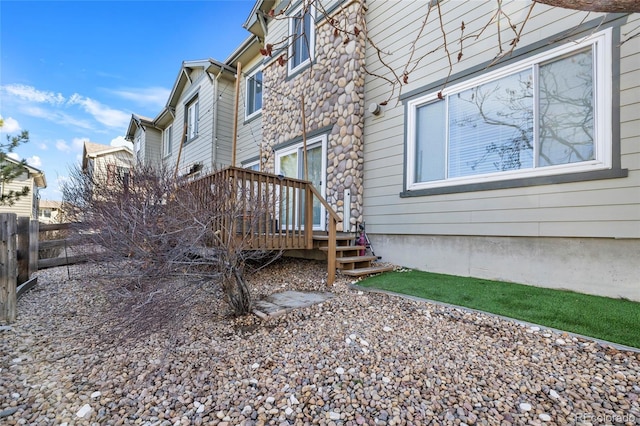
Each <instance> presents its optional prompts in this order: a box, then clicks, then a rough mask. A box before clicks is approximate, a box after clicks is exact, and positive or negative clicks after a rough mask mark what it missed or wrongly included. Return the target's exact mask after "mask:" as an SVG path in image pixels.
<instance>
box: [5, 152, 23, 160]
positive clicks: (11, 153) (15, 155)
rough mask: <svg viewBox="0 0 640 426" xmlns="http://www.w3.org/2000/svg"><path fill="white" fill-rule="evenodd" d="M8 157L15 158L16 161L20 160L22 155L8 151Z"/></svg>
mask: <svg viewBox="0 0 640 426" xmlns="http://www.w3.org/2000/svg"><path fill="white" fill-rule="evenodd" d="M7 157H9V158H13V159H14V160H16V161H20V156H19V155H18V154H16V153H15V152H7Z"/></svg>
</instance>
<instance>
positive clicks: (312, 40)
mask: <svg viewBox="0 0 640 426" xmlns="http://www.w3.org/2000/svg"><path fill="white" fill-rule="evenodd" d="M305 7H307V8H308V12H309V18H310V19H311V25H310V27H311V31H310V33H311V34H307V38H308V43H309V46H308V47H309V57H308V58H307V59H305V60H304V61H302V62H300V63H299V64H298V65H296V66H294V65H293V58H294V55H295V54H296V52H295V48H294V47H295V44H296V40H295V34H296V29H297V28H298V27H299V26H300V25H304V24H303V23H302V24H301V22H303V21H301V20H299V19H297V18H295V16H296V15H298V14H300V13H301V12H302V11H303V10H304V8H305ZM303 34H304V31H303ZM289 40H290V43H289V48H288V52H287V56H288V58H289V60H288V61H287V72H288V74H293V73H295V72H297V71H299V70H301V69H303V68H304V67H306V66H307V65H309V64H310V63H311V61H313V59H314V58H315V50H316V47H315V46H316V8H315V6H313V5H312V4H309V3H308V1H307V0H304V1H303V2H302V3H301V4H300V6H299V7H297V8H296V9H294V10H293V12H292V13H291V15H289Z"/></svg>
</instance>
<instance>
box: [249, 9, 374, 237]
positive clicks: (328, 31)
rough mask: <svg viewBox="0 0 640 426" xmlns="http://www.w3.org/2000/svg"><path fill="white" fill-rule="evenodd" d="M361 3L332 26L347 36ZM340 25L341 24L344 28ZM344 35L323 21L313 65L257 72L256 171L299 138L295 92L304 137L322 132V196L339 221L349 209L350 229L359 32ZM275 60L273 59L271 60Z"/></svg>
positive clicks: (359, 122)
mask: <svg viewBox="0 0 640 426" xmlns="http://www.w3.org/2000/svg"><path fill="white" fill-rule="evenodd" d="M363 14H364V10H363V5H362V4H361V3H360V2H357V1H356V2H352V3H350V4H346V5H344V6H343V7H342V8H341V9H339V10H338V11H337V12H335V14H334V15H332V18H333V20H334V22H336V23H337V24H336V26H338V27H339V28H346V29H347V30H348V31H350V32H353V29H354V27H355V26H356V25H357V26H360V28H362V27H361V23H362V22H363ZM345 22H346V25H345ZM348 37H349V40H348V41H347V42H346V43H345V39H346V36H345V34H344V33H339V34H337V35H336V34H335V28H334V27H333V26H332V25H330V24H329V23H328V22H327V20H326V19H323V20H321V21H320V23H319V24H318V25H317V29H316V49H315V61H314V62H313V64H312V66H311V67H308V68H306V69H304V70H303V71H302V72H300V73H298V74H296V75H294V76H293V77H292V78H290V79H288V77H287V66H286V64H285V65H284V66H281V65H279V64H278V62H277V61H272V62H271V63H270V64H268V65H266V66H265V68H264V70H263V82H264V93H263V107H262V126H263V129H262V145H261V153H262V155H261V159H260V161H261V169H262V170H264V171H267V172H273V171H274V170H275V153H274V147H277V146H278V145H280V144H283V143H286V142H288V141H291V140H293V139H296V138H297V139H299V138H300V137H301V136H302V113H301V105H300V99H301V94H304V98H305V115H306V133H307V135H309V134H313V133H314V132H317V131H318V130H319V129H324V128H327V129H328V130H327V176H326V178H325V179H324V181H325V182H326V186H325V197H326V200H327V202H328V203H329V205H331V206H332V207H333V208H334V210H335V211H336V212H337V213H338V215H339V216H340V218H343V217H344V211H345V210H344V209H345V208H349V209H350V218H351V219H350V225H349V226H346V227H344V228H343V230H347V231H348V230H354V229H355V224H356V223H358V222H361V221H362V213H363V212H362V195H363V162H364V154H363V125H364V58H365V40H364V37H363V34H362V33H360V35H359V36H357V37H356V36H354V35H353V34H350V35H349V36H348ZM276 57H277V56H276ZM345 189H350V190H351V202H350V205H349V206H345V205H344V203H345V202H344V191H345Z"/></svg>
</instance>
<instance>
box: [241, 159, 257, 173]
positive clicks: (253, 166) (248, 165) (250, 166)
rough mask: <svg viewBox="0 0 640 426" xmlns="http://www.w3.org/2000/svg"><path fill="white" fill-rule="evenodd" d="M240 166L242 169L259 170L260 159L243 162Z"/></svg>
mask: <svg viewBox="0 0 640 426" xmlns="http://www.w3.org/2000/svg"><path fill="white" fill-rule="evenodd" d="M242 167H243V168H244V169H248V170H253V171H256V172H259V171H260V160H255V161H251V162H249V163H246V164H243V165H242Z"/></svg>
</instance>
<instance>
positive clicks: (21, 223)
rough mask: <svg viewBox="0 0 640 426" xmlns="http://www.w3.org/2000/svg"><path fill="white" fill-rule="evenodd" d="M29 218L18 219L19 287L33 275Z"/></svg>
mask: <svg viewBox="0 0 640 426" xmlns="http://www.w3.org/2000/svg"><path fill="white" fill-rule="evenodd" d="M29 222H31V218H29V217H19V218H18V246H17V248H18V254H17V259H18V285H20V284H22V283H26V282H27V281H29V278H30V277H31V274H30V273H29V264H30V263H31V262H30V259H29V256H30V255H31V253H30V252H29V237H30V235H29Z"/></svg>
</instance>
